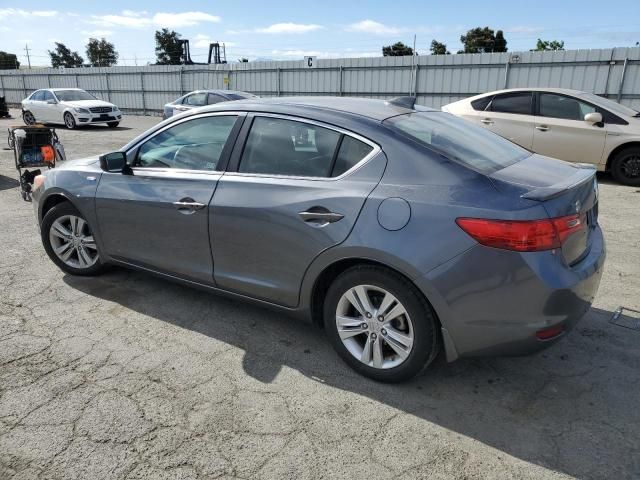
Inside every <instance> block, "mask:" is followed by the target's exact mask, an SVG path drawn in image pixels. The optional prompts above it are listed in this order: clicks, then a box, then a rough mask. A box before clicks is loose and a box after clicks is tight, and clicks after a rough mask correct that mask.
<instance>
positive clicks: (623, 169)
mask: <svg viewBox="0 0 640 480" xmlns="http://www.w3.org/2000/svg"><path fill="white" fill-rule="evenodd" d="M611 174H612V175H613V178H615V179H616V180H617V181H618V182H620V183H622V184H623V185H631V186H632V187H639V186H640V147H630V148H625V149H624V150H622V151H621V152H619V153H618V154H617V155H616V156H615V158H614V159H613V161H612V162H611Z"/></svg>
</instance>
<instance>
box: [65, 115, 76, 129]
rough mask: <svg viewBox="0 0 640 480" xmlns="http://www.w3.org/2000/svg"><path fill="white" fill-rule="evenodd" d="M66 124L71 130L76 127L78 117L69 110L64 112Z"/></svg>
mask: <svg viewBox="0 0 640 480" xmlns="http://www.w3.org/2000/svg"><path fill="white" fill-rule="evenodd" d="M64 125H65V127H67V128H68V129H69V130H73V129H74V128H76V119H75V118H73V115H71V114H70V113H69V112H67V113H65V114H64Z"/></svg>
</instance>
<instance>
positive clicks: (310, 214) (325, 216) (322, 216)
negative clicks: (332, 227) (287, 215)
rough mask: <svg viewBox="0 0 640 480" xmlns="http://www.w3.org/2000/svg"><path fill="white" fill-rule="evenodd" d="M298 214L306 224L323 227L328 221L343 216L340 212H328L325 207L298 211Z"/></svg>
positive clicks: (336, 219) (339, 218) (333, 220)
mask: <svg viewBox="0 0 640 480" xmlns="http://www.w3.org/2000/svg"><path fill="white" fill-rule="evenodd" d="M298 216H299V217H300V218H301V219H302V220H303V221H304V222H305V223H308V224H311V225H313V226H320V227H323V226H325V225H327V224H329V223H334V222H337V221H340V220H342V219H343V218H344V215H343V214H341V213H334V212H330V211H329V210H327V209H325V208H321V207H320V208H317V209H315V208H314V209H310V210H308V211H306V212H300V213H298Z"/></svg>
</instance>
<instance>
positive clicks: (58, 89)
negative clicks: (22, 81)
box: [41, 87, 85, 92]
mask: <svg viewBox="0 0 640 480" xmlns="http://www.w3.org/2000/svg"><path fill="white" fill-rule="evenodd" d="M41 90H51V91H52V92H59V91H61V90H80V91H83V92H84V91H85V90H83V89H82V88H75V87H73V88H72V87H68V88H64V87H56V88H42V89H41Z"/></svg>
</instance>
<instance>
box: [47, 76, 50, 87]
mask: <svg viewBox="0 0 640 480" xmlns="http://www.w3.org/2000/svg"><path fill="white" fill-rule="evenodd" d="M47 87H49V88H51V74H50V73H47Z"/></svg>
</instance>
